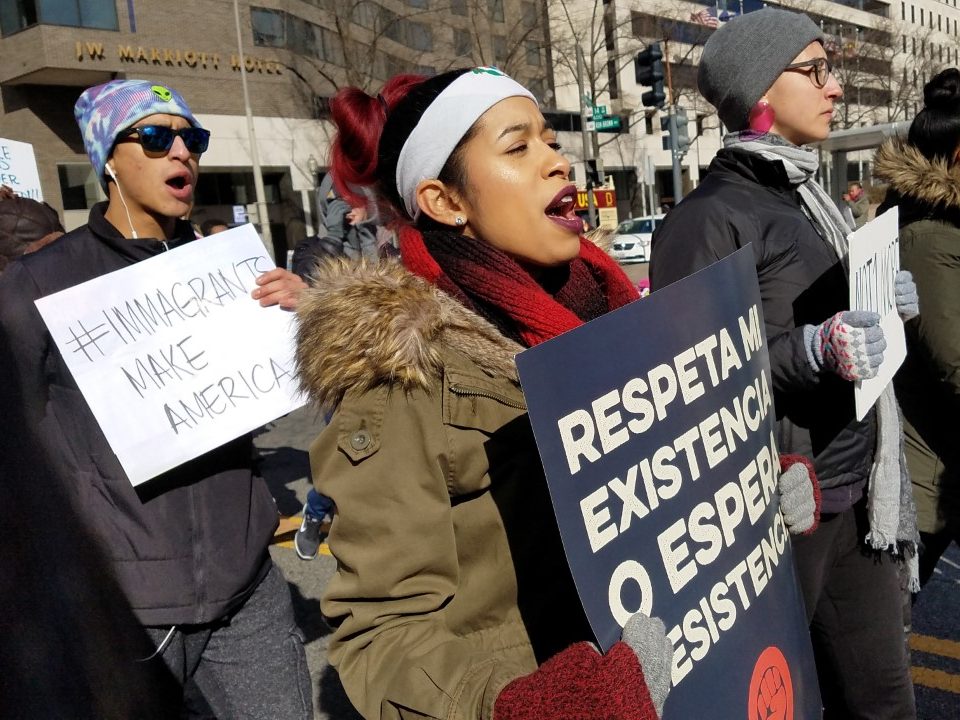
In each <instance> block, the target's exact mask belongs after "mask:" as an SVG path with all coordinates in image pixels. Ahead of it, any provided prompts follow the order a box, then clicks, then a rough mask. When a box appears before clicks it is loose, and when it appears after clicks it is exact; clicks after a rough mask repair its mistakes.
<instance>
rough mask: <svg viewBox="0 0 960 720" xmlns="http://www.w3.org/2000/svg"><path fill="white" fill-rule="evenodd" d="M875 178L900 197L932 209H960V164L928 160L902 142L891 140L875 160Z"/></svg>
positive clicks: (877, 154)
mask: <svg viewBox="0 0 960 720" xmlns="http://www.w3.org/2000/svg"><path fill="white" fill-rule="evenodd" d="M873 175H874V177H876V178H878V179H880V180H883V181H884V182H887V183H889V184H890V187H891V188H893V189H894V190H895V191H896V193H897V195H899V196H900V197H903V198H909V199H911V200H914V201H918V202H919V203H922V204H924V205H928V206H930V207H931V208H940V209H951V210H956V209H960V164H954V165H953V166H952V167H948V166H947V163H946V162H945V161H943V160H928V159H927V158H926V157H924V156H923V154H921V153H920V151H919V150H917V149H916V148H915V147H913V146H912V145H909V144H907V143H905V142H903V141H902V140H887V141H886V142H885V143H884V144H883V145H882V146H881V147H880V149H879V150H878V151H877V153H876V155H875V157H874V159H873Z"/></svg>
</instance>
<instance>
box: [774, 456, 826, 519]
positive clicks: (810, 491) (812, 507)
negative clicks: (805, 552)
mask: <svg viewBox="0 0 960 720" xmlns="http://www.w3.org/2000/svg"><path fill="white" fill-rule="evenodd" d="M777 486H778V488H779V490H780V508H781V510H782V511H783V519H784V522H786V524H787V530H789V531H790V533H791V534H792V535H809V534H810V533H812V532H813V531H814V530H816V529H817V526H818V525H819V524H820V483H819V482H818V481H817V473H816V471H815V470H814V469H813V463H812V462H811V461H810V459H809V458H807V457H805V456H804V455H781V456H780V476H779V478H777Z"/></svg>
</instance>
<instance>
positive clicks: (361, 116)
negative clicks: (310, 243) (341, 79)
mask: <svg viewBox="0 0 960 720" xmlns="http://www.w3.org/2000/svg"><path fill="white" fill-rule="evenodd" d="M424 80H426V77H424V76H422V75H395V76H394V77H392V78H390V80H388V81H387V83H386V85H384V86H383V90H382V91H381V93H380V95H378V96H376V97H371V96H370V95H367V93H365V92H364V91H363V90H360V89H359V88H355V87H347V88H343V89H342V90H340V91H339V92H338V93H337V94H336V96H334V98H333V100H332V101H331V102H330V111H331V114H332V115H333V122H334V124H335V125H336V126H337V134H336V136H335V137H334V139H333V144H332V146H331V149H330V169H331V171H332V172H333V182H334V185H335V186H336V189H337V192H338V193H339V194H340V195H341V196H342V197H343V198H345V199H346V200H347V202H349V203H350V204H351V205H363V204H365V203H366V199H365V198H364V197H363V196H362V195H360V194H358V193H357V192H356V191H355V190H351V187H356V186H367V187H373V186H375V185H376V184H377V180H378V178H377V153H378V147H379V144H380V134H381V133H382V132H383V126H384V123H385V122H386V118H387V113H388V112H389V111H390V110H391V109H393V107H394V106H395V105H396V104H397V103H398V102H400V100H402V99H403V98H404V97H405V96H406V94H407V93H408V92H409V91H410V89H411V88H413V87H414V86H416V85H419V84H420V83H422V82H423V81H424ZM381 98H382V100H381Z"/></svg>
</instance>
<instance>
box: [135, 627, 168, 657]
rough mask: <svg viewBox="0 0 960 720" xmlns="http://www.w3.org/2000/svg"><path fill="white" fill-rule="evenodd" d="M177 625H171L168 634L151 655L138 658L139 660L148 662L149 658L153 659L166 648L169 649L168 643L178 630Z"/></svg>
mask: <svg viewBox="0 0 960 720" xmlns="http://www.w3.org/2000/svg"><path fill="white" fill-rule="evenodd" d="M176 629H177V626H176V625H171V626H170V632H168V633H167V636H166V637H165V638H164V639H163V641H162V642H161V643H160V645H159V646H158V647H157V649H156V650H154V651H153V652H152V653H151V654H150V655H147V657H145V658H136V660H137V662H146V661H147V660H153V658H155V657H156V656H157V655H159V654H161V653H162V652H163V651H164V650H166V649H167V644H168V643H169V642H170V638H172V637H173V633H174V632H175V631H176Z"/></svg>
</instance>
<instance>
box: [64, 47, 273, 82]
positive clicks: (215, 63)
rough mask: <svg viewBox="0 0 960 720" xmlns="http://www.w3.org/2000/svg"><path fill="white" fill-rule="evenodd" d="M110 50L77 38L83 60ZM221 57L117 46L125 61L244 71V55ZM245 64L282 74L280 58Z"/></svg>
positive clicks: (251, 69)
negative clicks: (228, 68) (278, 60)
mask: <svg viewBox="0 0 960 720" xmlns="http://www.w3.org/2000/svg"><path fill="white" fill-rule="evenodd" d="M108 55H109V53H108V50H107V49H106V47H105V46H104V44H103V43H100V42H84V41H81V40H77V42H76V57H77V60H78V61H79V62H99V61H106V60H107V59H108ZM227 57H228V56H226V55H223V56H221V55H220V53H215V52H204V51H202V50H192V49H190V50H184V49H180V48H165V47H143V46H141V45H137V46H134V45H117V46H116V58H117V59H119V60H120V61H121V62H122V63H130V64H136V65H153V66H164V67H187V68H199V69H204V70H206V69H212V70H219V69H220V67H221V66H223V67H224V68H225V67H227V63H228V62H229V66H230V68H231V69H232V70H235V71H239V70H240V56H239V55H237V54H236V53H232V54H231V55H229V61H228V59H227ZM243 64H244V65H245V67H246V70H247V72H249V73H263V74H267V75H279V74H280V71H281V70H282V69H283V66H282V65H281V64H280V63H279V62H277V61H276V60H268V59H266V58H261V57H257V56H255V55H247V54H244V57H243Z"/></svg>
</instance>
